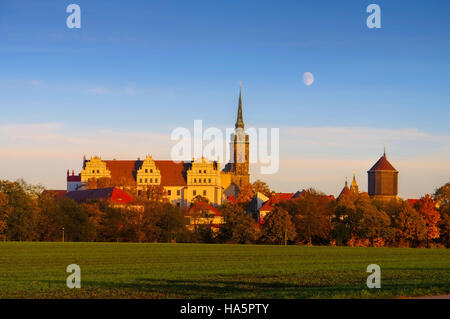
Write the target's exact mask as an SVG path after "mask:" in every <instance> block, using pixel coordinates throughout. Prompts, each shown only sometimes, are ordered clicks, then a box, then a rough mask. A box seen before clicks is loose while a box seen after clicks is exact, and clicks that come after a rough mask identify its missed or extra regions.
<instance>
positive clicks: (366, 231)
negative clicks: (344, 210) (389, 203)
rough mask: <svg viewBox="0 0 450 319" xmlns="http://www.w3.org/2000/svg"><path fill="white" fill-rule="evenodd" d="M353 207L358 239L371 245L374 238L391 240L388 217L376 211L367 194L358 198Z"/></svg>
mask: <svg viewBox="0 0 450 319" xmlns="http://www.w3.org/2000/svg"><path fill="white" fill-rule="evenodd" d="M355 207H356V218H355V223H356V234H357V235H358V236H359V237H360V238H368V239H369V240H370V242H371V244H372V245H373V244H374V239H376V238H382V239H383V240H390V239H392V237H393V229H392V228H391V227H390V225H391V219H390V217H389V216H388V215H387V214H386V213H385V212H384V211H382V210H380V209H378V208H377V207H376V206H375V205H374V204H373V203H372V201H371V199H370V197H369V196H368V195H367V194H362V195H360V196H358V199H357V200H356V202H355Z"/></svg>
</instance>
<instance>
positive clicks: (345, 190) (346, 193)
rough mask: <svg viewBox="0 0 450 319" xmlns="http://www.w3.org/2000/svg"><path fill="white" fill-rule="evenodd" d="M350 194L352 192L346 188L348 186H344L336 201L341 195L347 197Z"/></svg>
mask: <svg viewBox="0 0 450 319" xmlns="http://www.w3.org/2000/svg"><path fill="white" fill-rule="evenodd" d="M351 193H352V192H351V190H350V188H348V186H347V185H345V186H344V188H343V189H342V190H341V193H340V194H339V196H338V199H339V198H341V196H342V195H349V194H351Z"/></svg>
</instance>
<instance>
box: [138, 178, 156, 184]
mask: <svg viewBox="0 0 450 319" xmlns="http://www.w3.org/2000/svg"><path fill="white" fill-rule="evenodd" d="M142 180H144V183H148V178H145V179H142V178H140V179H139V183H141V184H142ZM150 183H153V178H150ZM155 183H158V179H157V178H155Z"/></svg>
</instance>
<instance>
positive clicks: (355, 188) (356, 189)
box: [350, 171, 359, 194]
mask: <svg viewBox="0 0 450 319" xmlns="http://www.w3.org/2000/svg"><path fill="white" fill-rule="evenodd" d="M350 190H351V191H352V193H353V194H358V193H359V187H358V183H357V182H356V177H355V171H353V180H352V185H351V186H350Z"/></svg>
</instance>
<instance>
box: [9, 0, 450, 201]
mask: <svg viewBox="0 0 450 319" xmlns="http://www.w3.org/2000/svg"><path fill="white" fill-rule="evenodd" d="M70 3H77V4H79V5H80V7H81V10H82V28H81V29H79V30H75V29H68V28H67V27H66V23H65V21H66V18H67V16H68V14H67V13H66V12H65V11H66V10H65V9H66V7H67V5H68V4H70ZM370 3H377V4H379V5H380V7H381V19H382V28H381V29H368V28H367V27H366V24H365V21H366V18H367V16H368V13H366V7H367V5H369V4H370ZM449 12H450V2H448V1H359V0H354V1H350V0H349V1H222V2H218V1H132V2H130V1H123V0H120V1H119V0H117V1H83V0H72V1H62V0H52V1H45V0H41V1H21V0H14V1H13V0H0V39H1V41H0V109H1V114H2V115H1V118H0V126H3V127H6V129H4V130H3V131H1V130H0V132H3V137H2V136H1V135H0V143H3V153H1V151H0V164H2V166H3V167H1V168H0V177H2V175H3V177H8V178H15V177H16V178H17V177H20V175H22V176H23V177H25V178H28V179H30V180H31V181H34V182H37V181H41V182H44V183H45V184H46V185H48V186H49V187H63V186H64V183H63V182H64V181H62V182H61V177H60V176H61V175H60V174H61V173H60V172H56V171H52V170H51V167H55V164H54V163H53V164H49V163H51V158H50V155H49V156H48V157H49V158H48V159H46V160H44V158H45V153H42V154H40V155H35V156H36V158H40V159H42V163H41V164H39V165H41V166H39V167H37V168H38V169H37V170H36V168H34V169H33V171H32V172H28V171H23V170H22V169H21V168H19V167H18V165H19V164H17V163H18V162H17V158H15V156H19V155H20V154H22V155H20V156H23V154H27V153H26V152H25V151H26V150H27V149H29V148H32V147H31V146H33V147H36V150H34V151H32V152H30V155H29V156H33V155H31V154H37V150H38V149H40V150H41V152H44V151H45V150H48V154H53V155H54V152H52V148H51V146H52V145H53V146H54V147H55V150H57V149H59V150H61V152H64V153H67V154H68V150H65V149H64V148H63V149H61V145H59V144H58V145H56V144H55V142H54V141H53V142H49V141H48V140H39V141H33V142H32V141H30V140H28V143H29V144H27V141H25V140H24V138H23V137H22V138H21V139H20V138H19V137H17V135H13V134H12V133H11V127H13V126H16V127H17V128H24V127H26V128H30V125H31V127H32V128H33V129H32V130H31V131H32V132H34V133H33V134H34V135H36V132H35V131H34V130H35V129H36V127H44V130H48V129H49V126H46V125H47V124H48V123H53V124H57V125H56V126H50V127H52V129H51V132H50V133H49V132H48V131H45V132H46V134H43V136H44V137H43V138H45V136H47V137H48V135H52V136H53V135H55V136H59V137H61V140H62V141H66V143H64V144H63V145H66V146H67V148H68V149H72V150H73V149H76V150H77V152H80V153H83V152H88V151H92V149H93V147H86V148H84V149H83V147H80V149H78V148H75V146H74V145H71V143H73V139H74V138H76V137H77V136H79V135H80V132H85V133H86V132H92V134H93V138H95V136H94V135H95V134H98V131H102V132H105V131H108V132H115V133H122V134H125V135H126V134H135V133H138V132H145V133H149V134H150V133H151V134H161V135H169V134H170V132H171V130H172V128H174V127H177V126H184V127H192V125H193V121H194V120H196V119H201V120H203V121H204V125H205V126H217V127H232V125H233V124H234V121H235V113H236V104H237V96H238V83H239V81H242V82H243V97H244V120H245V122H246V124H247V125H248V126H255V127H268V128H270V127H279V128H280V129H281V130H282V132H284V134H285V135H283V134H281V135H280V138H281V139H282V140H283V139H285V140H287V139H292V138H294V141H295V140H296V138H298V140H299V141H300V140H302V142H301V143H300V142H299V147H296V145H295V143H294V144H292V143H285V144H283V143H281V144H282V146H281V154H282V156H284V158H290V159H292V161H293V162H294V163H295V161H296V160H298V161H300V162H301V160H305V158H308V159H309V158H316V159H324V160H330V161H333V160H334V162H335V163H339V161H340V160H345V159H347V163H348V160H349V159H354V160H361V161H363V162H362V163H361V170H360V179H361V184H363V183H364V182H365V179H366V176H365V171H364V170H363V169H362V167H365V169H368V168H370V166H371V164H373V163H372V162H374V161H376V159H377V158H378V156H379V155H380V153H381V152H382V147H383V144H384V143H387V144H388V149H389V152H390V154H392V159H393V160H397V163H400V164H398V165H405V167H408V166H407V165H406V164H405V163H406V162H407V161H413V160H416V161H417V165H418V166H417V165H416V166H414V168H411V173H412V174H417V170H420V169H421V167H420V163H422V164H423V170H426V169H427V168H426V166H430V165H433V167H434V168H435V169H436V172H435V175H432V176H429V177H428V178H429V180H426V181H423V178H424V177H423V176H418V175H413V176H414V178H415V179H413V177H410V178H411V181H410V182H408V183H406V182H405V184H404V188H403V189H404V193H403V194H404V195H405V196H418V195H420V194H423V193H424V192H431V191H433V188H434V187H438V186H440V185H439V183H441V182H442V181H448V180H449V179H450V167H449V166H448V165H447V164H446V163H447V162H449V161H448V157H446V156H447V155H449V154H450V151H449V145H448V144H447V143H448V141H449V139H448V136H449V135H450V129H449V125H448V121H449V120H448V119H449V118H450V90H449V87H450V85H449V84H450V54H449V52H450V20H449V19H448V13H449ZM306 71H309V72H312V73H313V74H314V76H315V82H314V84H313V85H312V86H310V87H307V86H305V85H303V83H302V74H303V73H304V72H306ZM33 125H34V126H33ZM36 125H37V126H36ZM39 125H41V126H39ZM295 128H313V130H312V131H308V134H312V135H308V134H306V133H305V131H302V130H301V129H300V132H301V133H299V134H301V135H298V136H297V135H295V134H297V133H298V132H299V131H298V130H297V131H295ZM321 128H322V129H321ZM330 128H331V129H330ZM333 128H346V129H347V130H345V132H342V131H339V132H340V133H339V134H341V135H339V136H341V138H342V139H343V140H344V141H345V140H347V139H348V140H349V143H347V144H346V143H343V144H339V143H338V144H339V145H337V144H336V143H335V144H333V145H332V146H330V147H329V148H324V147H322V146H318V144H317V143H316V144H314V145H315V146H311V145H309V146H308V145H303V144H302V143H304V142H305V139H310V140H314V136H316V135H317V134H316V133H314V132H315V131H314V129H316V130H318V131H317V132H325V133H326V132H328V131H327V130H329V131H330V132H332V133H330V134H335V132H336V131H333ZM5 130H6V131H8V132H9V133H8V134H7V133H5V132H6V131H5ZM361 130H362V131H364V134H366V133H367V134H369V133H370V132H372V133H370V134H374V135H376V136H375V137H374V138H371V139H368V140H367V142H370V143H371V144H370V145H367V143H364V142H361V141H360V142H358V143H356V144H353V143H352V142H351V139H352V137H354V136H355V135H358V134H361ZM12 131H14V132H16V133H17V129H13V130H12ZM292 132H297V133H295V134H294V135H292V136H291V135H289V134H293V133H292ZM333 132H334V133H333ZM368 132H369V133H368ZM374 132H375V133H374ZM399 132H400V133H399ZM404 132H413V134H412V135H408V137H407V139H408V141H409V142H408V141H406V142H405V137H404V136H405V135H404V134H403V133H404ZM414 132H415V133H414ZM417 132H419V133H420V134H422V135H420V136H426V138H424V139H419V138H416V137H417V135H415V134H416V133H417ZM11 134H12V135H11ZM302 134H303V135H302ZM305 134H306V135H305ZM314 134H316V135H314ZM364 134H363V135H364ZM399 134H400V135H399ZM377 135H379V136H380V137H379V139H377V138H376V137H377ZM399 136H401V137H399ZM330 138H331V139H334V138H335V136H330ZM325 139H326V137H325ZM19 140H20V143H19ZM71 141H72V142H71ZM40 143H42V147H39V146H40V145H41V144H40ZM154 144H157V143H156V142H155V141H151V140H150V141H148V146H147V149H153V145H154ZM310 144H313V143H310ZM20 145H22V146H21V147H22V151H20V152H19V149H18V148H19V147H20ZM27 145H29V146H27ZM300 145H303V146H302V147H300ZM98 147H99V149H98V150H96V151H97V152H98V153H99V154H104V156H108V155H110V154H112V151H113V150H114V147H113V146H111V148H108V149H107V148H106V147H105V148H104V149H103V148H102V146H101V145H100V146H98ZM155 148H156V147H155ZM116 151H117V152H118V153H120V154H121V155H122V156H123V157H125V158H126V157H128V158H134V157H136V156H139V155H141V156H142V155H145V153H147V152H148V151H146V150H143V151H142V154H135V152H137V151H135V150H129V153H126V152H123V151H122V150H117V149H116ZM153 153H154V157H160V156H158V155H159V154H158V153H156V154H155V151H153ZM82 155H83V154H79V156H78V158H76V159H73V160H70V159H69V158H66V157H64V159H58V161H59V162H58V163H59V164H60V165H61V168H62V167H69V166H72V165H76V166H75V167H71V168H75V169H76V168H78V167H79V163H78V162H79V158H81V157H82ZM92 155H94V154H92ZM160 155H161V156H165V155H166V154H164V153H163V152H162V153H161V154H160ZM88 156H89V154H88ZM424 156H431V157H432V158H427V159H425V157H424ZM364 161H366V162H367V161H369V162H367V164H364V163H365V162H364ZM424 161H427V163H425V162H424ZM316 162H318V161H316ZM36 163H40V162H39V161H38V160H37V162H36ZM393 164H394V166H396V165H395V163H393ZM15 165H17V167H12V166H15ZM36 165H38V164H36ZM46 165H47V166H46ZM282 165H283V163H282ZM286 165H287V164H286ZM292 165H294V164H292ZM304 165H306V164H305V163H304ZM308 165H309V164H308ZM311 165H312V164H311ZM323 165H326V168H330V167H333V168H334V166H330V165H331V164H323ZM336 165H337V164H336ZM398 165H397V166H398ZM353 166H357V167H356V168H359V166H358V165H356V164H355V165H353ZM367 166H369V167H367ZM6 167H8V168H6ZM286 167H287V166H286ZM339 167H343V166H342V165H341V166H336V167H335V168H336V174H333V177H332V179H331V180H328V178H329V174H330V173H327V175H326V176H321V175H320V174H319V175H317V174H315V176H311V177H306V176H308V174H307V173H306V172H307V171H311V170H317V172H323V171H324V170H323V169H322V168H323V167H318V166H317V165H316V166H314V167H303V171H302V169H300V168H298V170H297V171H296V174H294V177H295V178H297V180H300V181H304V182H295V181H292V183H285V182H283V180H282V176H283V174H280V175H279V176H272V177H267V178H266V179H267V180H268V181H269V184H271V186H272V185H273V187H274V188H276V189H280V190H283V191H289V190H295V189H296V188H299V187H300V188H301V187H304V186H309V185H313V186H316V187H318V188H321V189H323V190H325V191H327V192H331V193H333V192H334V193H336V192H338V191H339V190H340V187H341V186H336V184H337V183H340V184H342V181H343V178H345V176H343V175H344V174H346V173H345V172H344V171H338V168H339ZM58 168H59V167H58ZM282 168H283V166H282ZM397 168H398V169H399V170H400V171H401V173H402V170H401V169H400V168H401V167H400V168H399V167H397ZM39 170H40V171H41V172H46V173H45V176H39V175H38V173H36V171H39ZM348 170H350V173H348V175H351V169H350V167H347V165H346V166H345V171H348ZM404 171H405V173H406V172H408V168H405V169H404ZM413 172H416V173H413ZM42 175H44V174H42ZM49 176H50V177H49ZM409 176H411V175H409ZM314 178H315V179H314ZM321 180H323V181H324V182H323V183H321V182H320V181H321ZM414 180H417V183H414ZM408 181H409V180H408ZM424 182H425V184H423V183H424ZM410 184H412V185H415V186H411V185H410ZM416 184H417V185H416ZM419 184H421V186H420V185H419ZM333 185H335V186H333ZM400 186H402V184H400ZM333 187H334V188H333ZM400 192H401V193H402V189H401V190H400Z"/></svg>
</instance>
